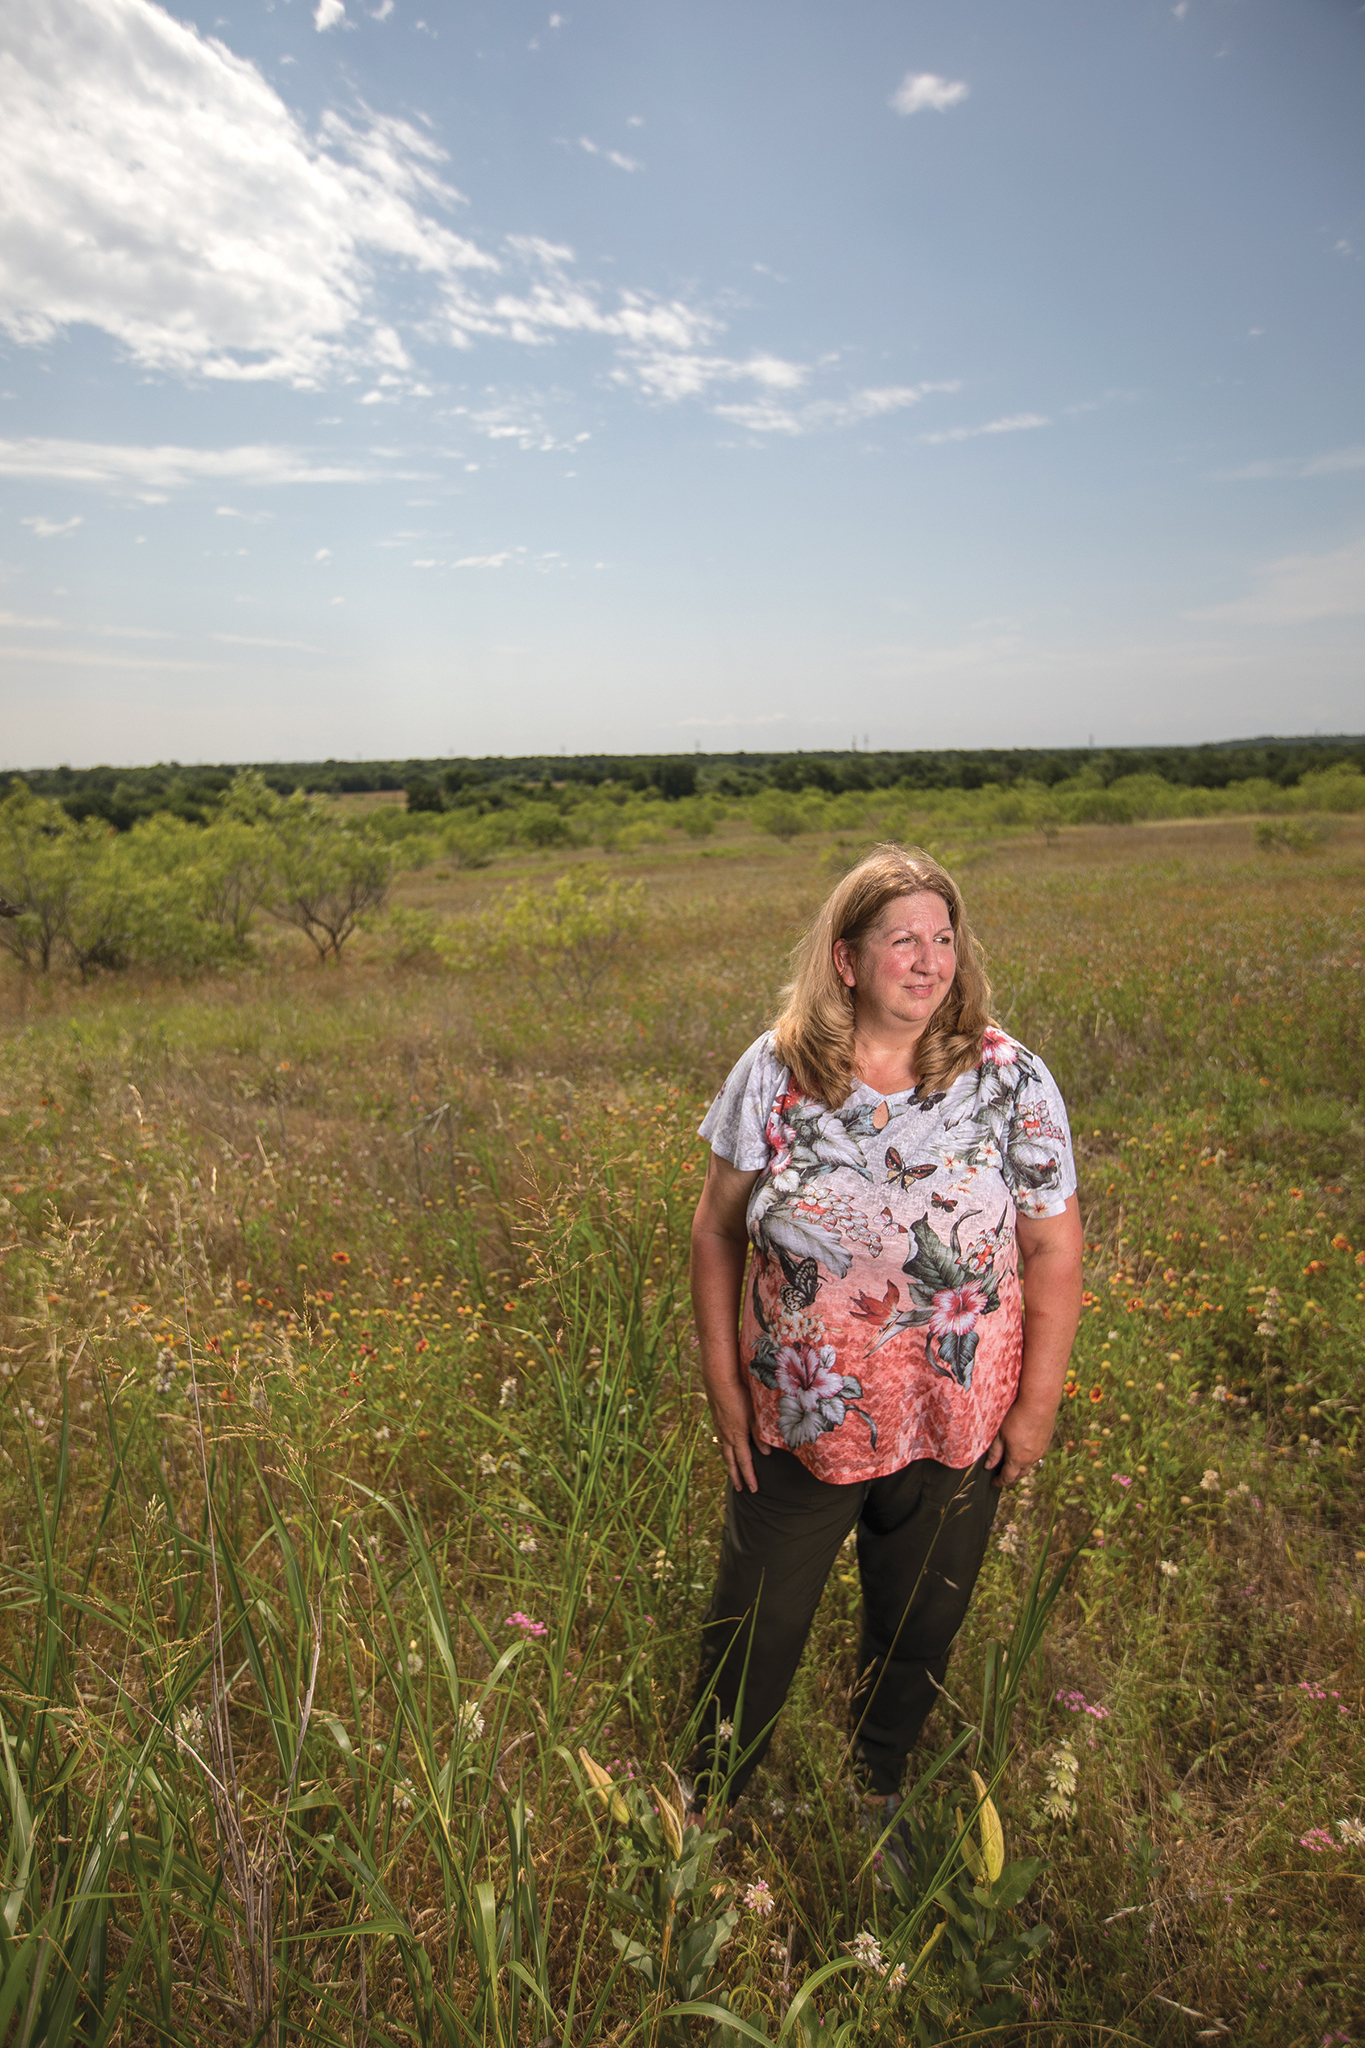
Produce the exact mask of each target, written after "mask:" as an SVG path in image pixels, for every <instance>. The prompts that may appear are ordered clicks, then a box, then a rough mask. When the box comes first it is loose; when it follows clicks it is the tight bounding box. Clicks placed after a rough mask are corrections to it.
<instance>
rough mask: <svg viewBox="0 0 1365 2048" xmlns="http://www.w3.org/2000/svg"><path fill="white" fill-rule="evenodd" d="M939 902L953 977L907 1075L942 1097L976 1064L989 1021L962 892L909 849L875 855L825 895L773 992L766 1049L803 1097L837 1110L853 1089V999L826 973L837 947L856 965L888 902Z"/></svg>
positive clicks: (832, 971) (987, 990)
mask: <svg viewBox="0 0 1365 2048" xmlns="http://www.w3.org/2000/svg"><path fill="white" fill-rule="evenodd" d="M921 894H927V895H932V896H941V897H942V898H943V901H944V902H945V903H946V904H947V906H948V919H949V922H950V923H951V925H952V927H953V935H954V938H955V940H956V951H957V972H956V974H955V975H954V977H953V980H952V984H951V986H950V988H949V990H948V993H947V995H946V996H945V997H944V999H943V1001H942V1002H941V1003H940V1004H939V1006H938V1008H937V1009H936V1010H935V1012H934V1014H933V1016H932V1017H931V1018H930V1019H929V1022H928V1024H927V1025H926V1026H925V1029H924V1034H923V1036H922V1037H921V1039H920V1041H919V1044H918V1046H917V1047H916V1048H915V1071H916V1073H917V1075H918V1078H919V1085H920V1086H921V1087H922V1088H923V1089H925V1090H926V1091H930V1090H938V1089H943V1088H947V1087H949V1086H950V1084H951V1083H952V1082H954V1081H955V1080H956V1079H957V1077H958V1075H959V1074H964V1073H966V1071H967V1069H968V1068H969V1067H974V1066H976V1065H977V1064H978V1063H979V1061H980V1059H981V1048H982V1042H983V1039H984V1036H985V1031H986V1026H987V1025H988V1024H989V1023H990V1021H991V1014H990V1001H991V985H990V983H989V981H988V980H987V979H986V968H985V962H984V959H983V956H982V952H981V948H980V946H979V945H978V944H977V941H976V939H975V938H974V936H973V934H972V928H971V926H970V925H969V924H968V922H967V912H966V907H965V906H964V904H963V901H962V892H961V891H960V890H959V888H958V886H957V883H956V882H955V881H954V880H953V878H952V876H951V875H950V874H949V873H948V872H947V871H946V869H944V868H941V867H940V866H939V864H938V862H937V861H936V860H935V859H934V858H933V856H932V855H931V854H927V853H925V852H924V850H923V848H921V847H918V846H897V845H895V844H894V843H892V844H887V845H884V846H874V847H873V849H872V851H871V853H869V854H868V855H867V856H866V858H865V859H863V860H860V861H859V863H858V865H857V867H856V868H853V869H852V870H851V871H850V872H849V873H848V874H846V875H845V876H844V878H843V880H842V881H841V882H840V883H839V884H838V885H837V886H836V887H835V888H834V889H833V890H831V892H830V894H829V896H828V897H827V898H826V899H825V902H824V904H823V906H822V907H821V909H820V910H819V912H818V913H817V915H816V917H815V920H814V922H813V923H812V925H811V927H810V929H809V931H808V932H807V933H806V935H805V937H804V938H803V939H802V940H801V942H800V944H799V945H798V946H797V947H796V948H795V950H794V952H793V954H792V960H793V963H794V966H795V973H794V975H793V977H792V980H791V982H790V983H789V985H788V986H787V987H786V988H785V989H784V990H783V991H782V994H783V998H784V1000H783V1006H782V1010H781V1014H780V1015H779V1016H778V1018H777V1021H776V1023H775V1024H774V1025H773V1047H774V1050H775V1051H776V1053H777V1056H778V1058H779V1059H780V1060H781V1061H782V1063H783V1065H784V1066H786V1067H787V1068H789V1069H790V1071H791V1075H792V1078H793V1080H794V1081H795V1082H796V1085H797V1087H798V1088H799V1089H800V1090H801V1092H802V1093H803V1094H804V1095H809V1096H812V1097H813V1098H814V1099H815V1100H816V1101H817V1102H823V1103H825V1104H826V1105H827V1106H828V1107H829V1108H830V1109H838V1108H839V1106H840V1104H841V1103H843V1102H846V1101H847V1100H848V1097H849V1095H850V1093H851V1092H852V1089H853V1087H854V1083H855V1079H856V1076H855V1073H854V1066H853V1027H854V992H853V990H852V989H850V988H846V987H845V986H844V983H843V981H842V980H841V978H840V976H839V972H838V970H837V968H836V967H835V965H834V947H835V944H836V943H837V941H838V940H840V939H842V940H843V941H844V944H845V945H846V946H847V947H848V948H849V950H850V952H851V953H852V954H853V956H854V959H855V961H856V959H857V956H858V951H859V948H860V947H861V946H862V945H863V943H864V941H865V940H866V939H867V937H868V935H869V934H870V932H871V931H872V929H873V927H874V926H875V925H876V923H877V920H878V919H879V918H880V917H881V915H882V912H883V911H884V910H885V909H886V906H887V905H888V904H889V903H894V902H895V901H896V900H897V898H898V897H901V896H918V895H921Z"/></svg>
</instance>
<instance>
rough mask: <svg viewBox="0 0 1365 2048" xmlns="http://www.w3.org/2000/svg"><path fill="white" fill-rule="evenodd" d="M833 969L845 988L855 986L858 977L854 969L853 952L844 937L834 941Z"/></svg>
mask: <svg viewBox="0 0 1365 2048" xmlns="http://www.w3.org/2000/svg"><path fill="white" fill-rule="evenodd" d="M834 971H835V973H836V974H837V975H838V977H839V979H840V981H841V982H842V983H843V984H844V987H845V988H856V987H857V986H858V977H857V974H856V973H855V971H854V966H853V953H852V949H851V948H850V947H849V945H848V943H847V941H846V940H844V939H836V940H835V941H834Z"/></svg>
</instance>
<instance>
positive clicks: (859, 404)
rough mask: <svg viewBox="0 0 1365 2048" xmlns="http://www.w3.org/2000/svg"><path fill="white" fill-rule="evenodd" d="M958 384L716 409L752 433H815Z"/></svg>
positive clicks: (903, 386)
mask: <svg viewBox="0 0 1365 2048" xmlns="http://www.w3.org/2000/svg"><path fill="white" fill-rule="evenodd" d="M958 388H959V387H958V385H957V384H956V382H952V383H938V384H889V385H879V386H875V387H871V388H869V389H867V390H865V391H854V392H851V393H850V394H849V396H848V397H847V398H816V399H812V400H811V401H810V403H809V404H807V405H803V406H799V407H795V408H794V407H792V406H789V405H779V404H778V403H776V402H775V401H774V400H772V399H759V400H758V401H756V402H755V403H752V404H747V405H744V404H741V405H717V406H714V407H713V408H712V410H713V411H714V412H715V414H716V416H717V418H718V419H723V420H728V421H729V422H730V424H731V425H732V426H736V427H745V428H747V429H748V431H749V432H750V433H751V434H787V435H797V434H812V433H819V432H822V431H823V432H829V431H831V430H834V429H837V428H840V427H854V426H858V425H860V424H861V423H862V422H863V421H864V420H874V419H882V418H884V417H885V416H886V415H887V414H888V413H894V412H904V411H905V410H906V408H907V407H908V406H912V405H919V404H920V403H921V401H922V400H923V399H925V398H927V397H928V396H929V395H930V393H932V392H938V391H956V390H957V389H958Z"/></svg>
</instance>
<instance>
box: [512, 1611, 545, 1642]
mask: <svg viewBox="0 0 1365 2048" xmlns="http://www.w3.org/2000/svg"><path fill="white" fill-rule="evenodd" d="M506 1626H507V1627H508V1628H519V1629H520V1630H521V1632H522V1634H523V1635H524V1636H545V1635H548V1634H549V1633H550V1631H549V1630H548V1629H547V1628H546V1626H545V1624H544V1622H543V1621H532V1619H531V1617H530V1615H529V1614H523V1613H522V1611H521V1609H520V1608H518V1609H517V1610H516V1612H515V1613H514V1614H509V1615H508V1617H507V1622H506Z"/></svg>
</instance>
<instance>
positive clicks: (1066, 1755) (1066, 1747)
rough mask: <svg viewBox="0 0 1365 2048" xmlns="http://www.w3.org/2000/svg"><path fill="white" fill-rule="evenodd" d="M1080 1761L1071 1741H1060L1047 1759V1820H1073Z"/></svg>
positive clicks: (1044, 1797)
mask: <svg viewBox="0 0 1365 2048" xmlns="http://www.w3.org/2000/svg"><path fill="white" fill-rule="evenodd" d="M1080 1774H1081V1766H1080V1762H1079V1760H1078V1758H1077V1756H1076V1752H1075V1750H1074V1749H1073V1748H1072V1747H1071V1744H1070V1743H1069V1742H1062V1743H1059V1744H1058V1746H1057V1748H1056V1749H1054V1750H1053V1752H1052V1754H1051V1756H1050V1757H1049V1758H1048V1760H1047V1767H1046V1771H1045V1778H1046V1783H1047V1789H1046V1791H1045V1792H1044V1794H1043V1804H1042V1813H1041V1816H1040V1818H1042V1819H1045V1820H1071V1819H1073V1818H1074V1816H1075V1812H1076V1783H1077V1780H1078V1779H1079V1777H1080Z"/></svg>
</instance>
